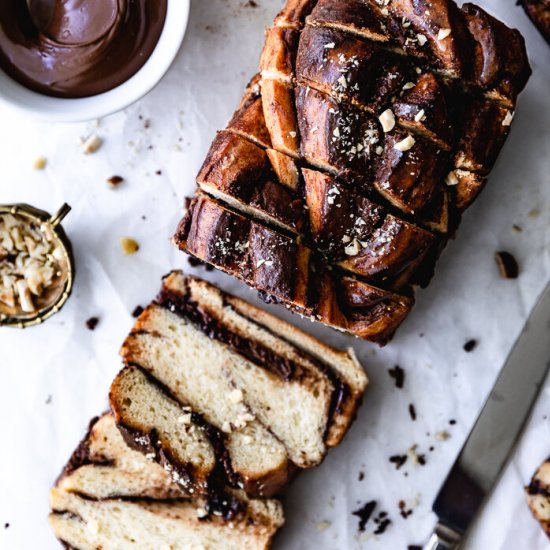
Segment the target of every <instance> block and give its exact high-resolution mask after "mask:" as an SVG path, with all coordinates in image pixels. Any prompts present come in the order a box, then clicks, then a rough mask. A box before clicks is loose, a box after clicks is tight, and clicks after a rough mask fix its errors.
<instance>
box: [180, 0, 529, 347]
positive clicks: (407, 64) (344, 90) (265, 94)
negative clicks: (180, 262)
mask: <svg viewBox="0 0 550 550" xmlns="http://www.w3.org/2000/svg"><path fill="white" fill-rule="evenodd" d="M260 70H261V75H262V78H261V82H260V91H259V97H258V94H256V95H254V96H253V98H254V103H252V102H251V101H248V102H247V101H246V100H245V101H243V104H242V105H241V108H240V109H239V112H240V113H241V115H240V116H241V117H243V115H242V113H243V112H244V111H243V106H245V105H249V107H248V108H249V109H250V112H256V113H257V112H258V101H261V103H262V108H263V114H258V115H257V116H251V117H248V118H247V120H249V121H252V120H253V119H255V120H256V127H255V128H254V130H247V131H244V132H243V131H241V130H235V128H234V126H235V124H234V123H232V124H231V125H230V127H229V128H228V130H229V131H231V132H235V131H236V132H238V133H239V135H241V136H242V137H243V138H245V139H248V140H249V141H252V142H253V143H255V144H257V145H258V146H259V147H262V148H264V149H267V152H266V153H265V154H263V153H259V152H258V151H254V152H253V154H251V155H250V156H249V158H248V160H247V155H246V154H243V155H238V157H237V156H235V155H234V154H232V153H231V152H230V150H229V149H226V154H221V153H220V155H219V156H218V157H215V156H214V155H213V153H212V151H211V154H210V155H209V158H208V159H207V163H210V165H211V167H213V166H214V164H215V163H217V165H218V166H219V167H222V166H224V163H227V164H228V165H232V164H235V169H234V170H233V169H231V168H229V169H228V170H227V174H223V173H222V171H221V170H219V171H218V173H219V174H221V175H223V176H224V177H225V179H226V180H230V181H229V183H228V181H221V179H220V181H218V182H217V183H216V185H214V186H212V185H210V182H206V181H205V180H204V178H202V179H201V178H199V179H200V180H201V181H199V184H200V185H201V187H202V188H203V190H205V191H207V192H208V193H209V194H211V195H212V196H214V197H215V198H217V199H221V200H222V201H224V202H225V203H227V204H228V205H229V206H230V207H231V208H232V209H236V210H238V211H239V212H242V213H244V214H245V215H246V216H251V217H253V218H255V219H258V220H259V221H260V223H259V224H258V227H260V226H262V225H263V224H267V225H268V226H270V227H271V226H274V227H276V228H277V231H280V232H281V234H280V235H277V234H276V233H274V234H269V235H268V234H267V233H265V232H264V231H259V230H258V229H257V227H256V226H252V229H251V231H250V238H251V239H253V241H254V245H255V246H256V247H262V246H263V247H265V249H266V250H267V249H268V247H277V246H279V243H280V239H283V240H284V239H286V238H287V237H286V234H287V233H286V232H289V233H291V234H293V235H297V236H298V237H299V238H301V239H302V238H303V239H304V242H305V243H306V244H307V245H308V247H301V248H300V247H298V248H296V247H295V246H294V244H292V245H291V246H289V247H288V250H284V254H286V256H285V257H284V258H281V265H288V266H289V269H290V272H291V273H293V274H294V276H295V279H296V280H295V284H294V285H292V286H291V285H289V282H288V280H286V279H285V277H284V276H283V273H282V272H275V270H270V271H272V272H271V273H269V274H267V273H266V269H265V266H263V267H262V268H260V269H255V270H253V271H251V272H250V274H249V276H248V277H243V278H244V279H245V280H246V281H247V282H248V284H250V285H251V286H255V287H257V288H258V289H259V290H260V291H261V292H265V293H268V294H273V292H271V291H270V290H269V289H270V288H272V289H275V290H277V291H278V292H279V293H280V295H279V296H278V297H277V300H279V301H283V302H284V301H287V300H288V304H287V305H288V306H289V307H290V309H297V310H300V311H301V312H302V313H303V314H307V315H310V314H312V311H313V310H312V309H311V307H310V305H311V295H312V293H313V294H314V295H315V297H316V300H317V301H318V303H316V306H315V308H316V311H317V312H322V313H317V314H318V315H321V317H324V318H325V319H333V323H332V324H335V325H337V326H342V325H348V324H349V322H350V319H349V315H348V312H347V311H344V312H343V311H342V309H341V304H342V296H343V295H345V293H342V292H341V285H340V283H338V284H337V287H338V288H337V289H335V288H333V287H334V282H333V281H332V279H331V277H328V278H327V277H326V276H325V274H323V275H319V276H316V277H313V278H312V276H311V273H310V269H308V267H307V266H308V265H309V264H311V263H312V262H313V264H316V262H317V259H316V258H319V257H320V256H321V257H323V259H324V261H326V262H328V264H333V265H336V266H338V267H339V268H342V269H343V270H347V271H350V272H352V273H354V274H358V275H360V276H361V277H366V278H367V280H369V281H373V282H375V283H376V284H381V282H382V281H383V284H384V286H385V287H386V286H387V287H388V288H390V287H391V288H394V289H395V288H397V289H400V288H402V286H404V287H406V285H408V284H411V283H413V284H417V283H418V284H421V285H422V286H423V285H425V284H427V282H428V280H429V279H430V278H431V275H432V274H433V270H434V265H435V260H436V259H437V258H438V256H439V254H440V252H441V250H442V247H443V245H444V243H445V242H446V241H447V240H448V238H449V237H451V236H452V235H453V234H454V232H455V230H456V228H457V227H458V224H459V222H460V218H461V215H462V213H463V211H464V210H465V209H466V208H467V207H468V206H470V205H471V204H472V202H473V201H474V200H475V198H476V197H477V195H478V194H479V192H480V191H481V190H482V189H483V187H484V185H485V182H486V179H487V178H486V176H487V175H488V173H489V171H490V170H491V168H492V167H493V165H494V163H495V161H496V159H497V156H498V154H499V152H500V150H501V148H502V146H503V144H504V142H505V140H506V137H507V134H508V131H509V129H510V124H511V122H512V118H513V109H514V106H515V101H516V98H517V94H518V93H519V92H520V91H521V90H522V89H523V87H524V86H525V84H526V82H527V79H528V77H529V75H530V67H529V63H528V60H527V56H526V50H525V43H524V41H523V38H522V37H521V35H520V34H519V33H518V31H516V30H514V29H510V28H508V27H506V26H505V25H504V24H503V23H501V22H500V21H498V20H496V19H495V18H494V17H492V16H490V15H489V14H487V13H486V12H485V11H484V10H482V9H481V8H479V7H477V6H474V5H473V4H464V6H463V7H462V8H459V7H458V6H457V5H456V4H455V3H454V2H453V1H452V0H388V1H384V2H378V1H376V0H338V1H336V0H317V1H314V0H290V1H289V2H287V4H286V5H285V7H284V8H283V10H282V11H281V13H280V14H279V15H278V16H277V18H276V20H275V23H274V25H273V26H272V27H271V28H270V29H269V30H268V31H267V35H266V42H265V47H264V50H263V53H262V56H261V62H260ZM255 82H258V80H257V77H256V80H255ZM247 95H248V96H250V92H247ZM252 105H253V107H252ZM245 110H246V109H245ZM253 110H254V111H253ZM244 118H245V119H246V117H244ZM262 125H264V127H263V128H261V126H262ZM247 126H248V127H252V126H254V125H253V124H250V122H249V123H248V125H247ZM258 135H261V136H264V137H263V139H261V140H260V139H258V137H257V136H258ZM268 135H269V138H266V137H265V136H268ZM268 142H269V143H268ZM215 145H216V146H219V138H218V139H217V141H216V142H215ZM241 149H242V150H243V151H244V149H245V147H244V146H242V147H241ZM241 149H239V150H241ZM236 150H237V149H236ZM251 151H252V149H251ZM260 157H261V161H260V160H257V161H256V160H254V159H260ZM239 159H242V162H241V163H240V166H239ZM266 159H267V161H266ZM247 163H248V168H247V167H246V165H247ZM260 166H264V167H265V168H263V174H264V175H263V176H260V175H259V174H260V173H261V172H262V170H259V171H258V172H257V173H255V175H254V177H249V176H246V177H243V178H240V177H239V178H238V179H239V181H240V182H241V183H242V182H246V181H248V187H247V190H248V191H247V192H248V193H251V191H250V189H254V193H256V195H254V196H253V197H252V198H251V196H249V195H247V194H246V193H245V192H244V191H243V189H236V188H235V186H234V183H235V181H237V175H238V174H237V172H240V173H243V174H244V173H245V172H246V170H247V169H250V170H251V171H253V169H256V168H258V167H260ZM302 169H305V170H306V172H304V173H309V174H316V175H315V176H313V175H310V181H309V182H308V181H305V180H304V178H303V177H302V176H301V170H302ZM308 171H309V172H308ZM211 174H214V171H212V172H211ZM267 174H269V176H267ZM232 178H233V179H232ZM266 179H267V180H269V186H267V184H266V183H265V181H266ZM328 181H331V182H334V183H333V184H332V185H331V187H328V185H327V182H328ZM312 182H314V184H312ZM229 184H230V185H229ZM244 187H245V185H244V184H243V188H244ZM228 190H229V191H230V192H227V191H228ZM338 199H341V200H338ZM283 203H284V205H285V208H283V207H282V206H281V205H282V204H283ZM342 205H344V206H343V207H342ZM290 206H292V207H294V206H295V207H296V210H293V211H292V215H293V216H296V217H295V218H293V220H294V221H292V220H291V219H290V217H289V211H288V210H289V207H290ZM380 209H382V213H381V211H380ZM199 210H202V207H201V206H198V205H197V212H198V211H199ZM303 210H305V212H304V211H303ZM344 210H345V211H346V213H349V214H351V215H352V216H353V215H355V214H357V216H359V214H364V216H363V219H364V221H366V224H365V227H364V228H363V229H364V231H363V232H362V233H361V234H359V232H357V231H356V230H355V229H352V228H351V227H350V225H349V222H348V221H347V217H346V216H345V215H342V213H343V212H344ZM348 210H350V212H348ZM209 216H213V218H212V219H211V220H210V221H212V222H213V223H212V224H210V223H207V221H206V220H207V219H208V217H209ZM230 218H231V217H230ZM230 218H227V217H226V216H225V215H224V216H219V217H217V216H215V215H213V214H212V212H209V207H208V208H206V207H205V209H204V211H203V212H201V220H200V221H201V223H200V225H201V235H195V234H194V231H195V230H196V229H197V227H198V221H199V220H195V221H196V222H197V223H195V224H193V223H191V220H190V219H188V220H187V221H186V222H183V224H182V226H181V227H182V228H183V227H186V228H188V229H189V231H190V233H189V242H191V243H193V247H195V248H196V250H197V255H199V256H200V255H204V256H205V257H209V256H210V252H211V251H210V252H209V251H208V250H207V248H208V246H209V245H208V244H207V242H206V241H207V238H208V236H210V237H211V238H215V237H216V235H217V234H218V233H219V230H220V227H221V226H220V224H230V223H235V224H237V226H239V225H240V224H241V222H240V221H238V219H237V218H231V219H230ZM342 219H345V220H346V221H343V222H341V220H342ZM350 219H351V218H350ZM214 220H215V223H214ZM336 220H338V221H336ZM214 227H216V228H217V229H214ZM241 229H242V227H241ZM432 232H433V233H435V235H433V234H432ZM356 233H357V235H356ZM195 237H197V238H196V239H195ZM186 238H187V237H186ZM348 238H349V239H350V241H347V239H348ZM385 239H388V240H385ZM346 241H347V242H346ZM382 241H384V245H383V244H382ZM309 246H311V247H312V248H313V249H315V253H314V256H313V257H311V255H310V252H309V251H310V248H309ZM283 248H284V247H283ZM378 254H380V255H378ZM293 255H295V257H293ZM262 259H263V258H262V252H261V251H259V249H258V248H256V249H254V250H253V251H252V253H251V255H250V262H252V261H256V260H257V261H260V262H261V261H262ZM233 260H234V258H232V254H231V253H230V254H229V258H228V259H227V260H226V261H224V262H221V265H222V268H223V269H225V270H227V271H229V272H231V273H238V272H239V269H238V265H237V263H238V262H237V263H235V262H234V265H233V264H232V262H233ZM241 261H242V258H241ZM214 263H215V262H214ZM262 265H263V264H262ZM279 271H280V270H279ZM324 279H326V280H327V282H326V284H327V285H328V286H327V288H329V290H326V289H321V288H320V283H319V281H321V280H324ZM330 289H332V290H330ZM306 294H308V299H306V297H305V295H306ZM308 300H309V301H308ZM316 300H313V302H315V301H316ZM405 309H406V308H405ZM390 317H391V316H390ZM359 321H360V322H361V323H363V324H362V325H361V328H360V329H358V330H359V332H361V333H365V334H367V333H368V334H369V337H370V333H369V332H368V330H367V329H366V328H365V324H364V319H362V320H358V322H359ZM369 322H370V321H369ZM390 324H391V323H390ZM350 326H351V325H350ZM356 326H360V325H356ZM389 332H391V331H389ZM383 339H385V337H384V338H383Z"/></svg>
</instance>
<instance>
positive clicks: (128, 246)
mask: <svg viewBox="0 0 550 550" xmlns="http://www.w3.org/2000/svg"><path fill="white" fill-rule="evenodd" d="M120 248H121V249H122V253H123V254H124V255H125V256H131V255H132V254H135V253H136V252H137V251H138V250H139V244H138V242H137V241H136V240H134V239H132V238H131V237H120Z"/></svg>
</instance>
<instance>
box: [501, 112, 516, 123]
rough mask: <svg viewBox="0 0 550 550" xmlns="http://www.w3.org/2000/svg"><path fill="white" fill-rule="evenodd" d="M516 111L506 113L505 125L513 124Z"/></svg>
mask: <svg viewBox="0 0 550 550" xmlns="http://www.w3.org/2000/svg"><path fill="white" fill-rule="evenodd" d="M514 114H515V113H514V111H508V112H507V113H506V116H505V117H504V120H503V121H502V125H503V126H510V125H511V124H512V120H514Z"/></svg>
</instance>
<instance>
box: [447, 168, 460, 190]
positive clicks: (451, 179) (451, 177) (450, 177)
mask: <svg viewBox="0 0 550 550" xmlns="http://www.w3.org/2000/svg"><path fill="white" fill-rule="evenodd" d="M445 183H446V184H447V185H448V186H449V187H452V186H453V185H458V183H459V182H458V177H457V175H456V172H455V171H454V170H451V171H450V172H449V173H448V174H447V177H446V178H445Z"/></svg>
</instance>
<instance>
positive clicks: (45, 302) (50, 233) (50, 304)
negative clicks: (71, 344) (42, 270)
mask: <svg viewBox="0 0 550 550" xmlns="http://www.w3.org/2000/svg"><path fill="white" fill-rule="evenodd" d="M70 210H71V207H70V206H69V205H68V204H63V206H62V207H61V208H60V209H59V210H58V211H57V213H56V214H54V215H53V216H51V215H50V214H48V212H44V211H43V210H39V209H38V208H34V207H33V206H29V205H28V204H6V205H0V219H1V218H2V217H4V216H6V215H8V214H11V215H12V216H13V217H14V218H15V219H16V221H18V222H20V223H28V224H29V228H32V230H33V231H35V233H36V232H38V233H39V234H40V235H41V237H42V238H43V239H44V242H47V243H51V244H52V245H53V248H54V253H55V255H56V258H55V265H56V267H57V268H58V271H57V272H56V273H55V278H54V282H53V283H52V284H51V285H50V287H49V288H48V289H47V291H45V292H43V294H44V296H39V297H38V299H37V300H36V301H37V304H36V308H35V310H34V311H24V310H23V306H22V305H18V306H16V305H14V306H13V307H12V306H10V305H8V304H6V303H5V302H2V301H0V326H6V327H15V328H26V327H30V326H33V325H38V324H40V323H43V322H44V321H45V320H46V319H49V318H50V317H51V316H52V315H54V314H55V313H57V312H58V311H59V310H60V309H61V308H62V307H63V306H64V305H65V302H66V301H67V299H68V298H69V296H70V294H71V290H72V288H73V280H74V273H75V269H74V259H73V252H72V246H71V243H70V241H69V239H68V238H67V235H66V234H65V231H64V230H63V228H62V227H61V225H60V223H61V220H63V218H64V217H65V216H66V215H67V214H68V213H69V211H70ZM0 247H1V242H0ZM14 261H15V260H14ZM0 284H2V286H3V285H4V283H3V282H2V281H1V280H0Z"/></svg>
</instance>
